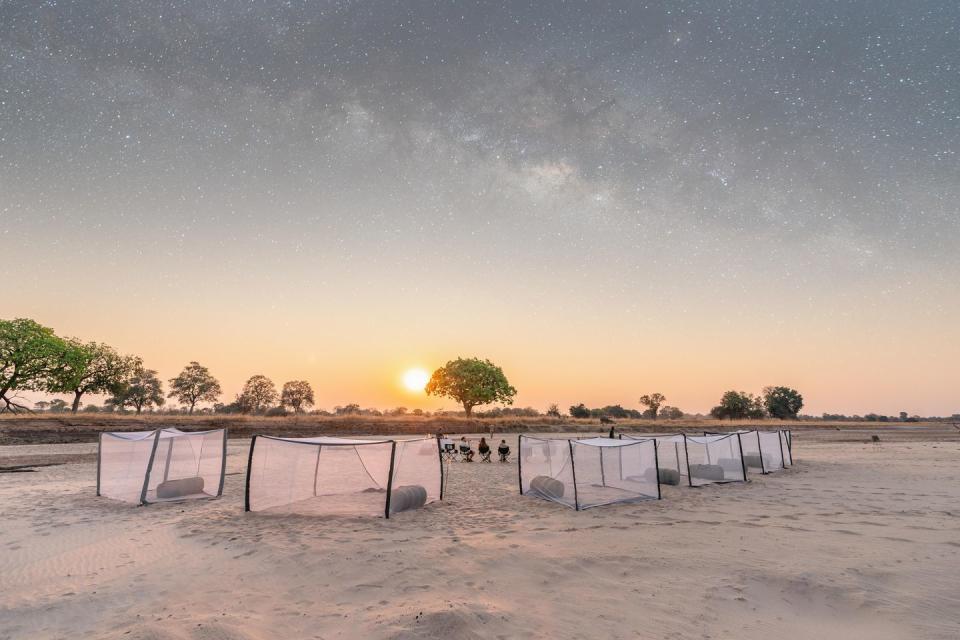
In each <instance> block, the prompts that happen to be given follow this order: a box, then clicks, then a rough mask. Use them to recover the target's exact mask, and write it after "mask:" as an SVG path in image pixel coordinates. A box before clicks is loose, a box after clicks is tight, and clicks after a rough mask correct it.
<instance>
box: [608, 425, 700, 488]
mask: <svg viewBox="0 0 960 640" xmlns="http://www.w3.org/2000/svg"><path fill="white" fill-rule="evenodd" d="M620 437H621V438H623V439H624V440H648V439H652V440H655V441H656V443H657V466H658V467H659V469H660V470H661V471H663V470H665V469H668V470H670V471H676V472H677V473H678V474H679V476H680V477H681V478H685V477H686V476H687V454H686V450H685V449H684V446H683V438H684V436H683V434H682V433H681V434H677V435H672V436H649V437H639V436H630V435H623V434H621V436H620Z"/></svg>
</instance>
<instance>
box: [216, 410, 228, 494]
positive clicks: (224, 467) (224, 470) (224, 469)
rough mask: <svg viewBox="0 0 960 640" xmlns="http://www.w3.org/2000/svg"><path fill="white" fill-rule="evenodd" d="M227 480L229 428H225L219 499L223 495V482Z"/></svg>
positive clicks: (218, 491)
mask: <svg viewBox="0 0 960 640" xmlns="http://www.w3.org/2000/svg"><path fill="white" fill-rule="evenodd" d="M226 479H227V428H226V427H224V428H223V453H222V457H221V458H220V487H219V488H218V489H217V497H218V498H219V497H220V496H222V495H223V482H224V480H226Z"/></svg>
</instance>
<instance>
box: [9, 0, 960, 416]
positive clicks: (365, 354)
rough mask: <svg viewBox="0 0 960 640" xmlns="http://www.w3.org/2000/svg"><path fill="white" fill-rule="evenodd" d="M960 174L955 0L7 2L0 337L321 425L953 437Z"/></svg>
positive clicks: (959, 36) (957, 402) (958, 348)
mask: <svg viewBox="0 0 960 640" xmlns="http://www.w3.org/2000/svg"><path fill="white" fill-rule="evenodd" d="M958 150H960V3H957V2H955V1H953V0H939V1H923V0H917V1H915V2H909V3H907V2H902V1H899V0H898V1H891V0H871V1H869V2H867V1H860V2H858V1H847V2H836V1H825V0H803V1H801V0H793V1H785V0H762V1H761V0H756V1H740V2H728V1H717V0H709V1H707V0H704V1H702V2H692V1H686V2H683V1H681V2H623V3H611V2H563V3H554V2H546V3H539V2H538V3H525V2H501V3H494V2H455V1H451V0H444V1H443V2H388V1H383V2H367V3H361V2H356V3H353V2H343V3H327V2H286V3H274V2H246V3H243V2H223V3H220V2H165V1H150V2H124V3H113V2H90V1H87V2H33V1H30V2H4V3H2V4H0V222H2V225H0V234H2V235H0V244H2V247H3V251H2V253H3V254H4V257H3V263H4V271H5V277H4V278H3V280H4V287H5V289H6V291H5V293H4V295H3V298H2V300H0V317H14V316H30V317H34V318H36V319H37V320H39V321H41V322H43V323H44V324H47V325H49V326H53V327H54V328H56V329H57V331H58V332H60V333H63V334H66V335H80V336H81V337H84V338H87V339H98V340H104V341H107V342H110V343H112V344H115V345H116V346H118V347H119V348H121V349H123V350H125V351H130V352H136V353H140V354H142V355H144V357H145V358H146V359H147V365H148V366H152V367H153V368H158V369H160V370H161V375H162V376H163V377H172V376H173V375H175V374H176V373H177V371H178V370H179V368H180V367H181V366H182V365H183V364H185V363H186V362H187V361H188V360H191V359H199V360H201V362H203V363H204V364H207V365H208V366H210V367H211V369H212V370H213V371H214V373H215V374H218V375H219V377H220V378H221V380H222V381H223V382H224V383H225V384H224V387H225V390H226V391H227V392H228V394H232V393H233V392H235V391H236V389H237V388H238V387H239V386H240V384H241V383H242V381H243V380H244V379H245V378H246V377H248V376H249V375H252V374H254V373H267V374H268V375H271V377H274V378H275V380H276V381H277V382H278V383H282V381H283V380H286V379H292V378H300V377H303V378H307V379H309V380H310V381H311V382H313V383H314V386H315V387H316V388H317V395H318V404H319V405H320V406H326V407H332V406H333V405H334V404H344V403H346V402H351V401H356V402H360V403H361V404H375V405H380V406H388V405H392V404H405V405H406V406H418V404H417V403H418V402H419V403H420V406H424V407H436V406H441V405H443V403H439V404H438V403H436V402H432V401H429V402H422V401H420V400H418V399H416V398H410V397H405V396H404V395H403V392H402V391H401V390H399V389H398V388H397V387H398V385H396V384H395V379H396V376H397V375H399V372H400V371H402V370H403V368H405V367H407V366H413V365H420V366H425V367H428V368H430V367H433V366H437V365H439V364H442V363H443V362H444V361H445V360H447V359H449V358H453V357H456V356H457V355H474V354H476V355H481V356H486V357H490V358H492V359H494V360H496V361H497V362H499V363H501V364H503V365H504V368H505V370H506V372H507V373H508V375H510V377H511V381H512V382H514V384H515V385H516V386H517V387H518V388H519V389H520V395H519V397H518V398H517V401H518V404H520V405H525V404H533V405H535V406H539V407H541V408H542V407H543V406H545V404H546V403H547V402H558V403H560V404H561V406H566V405H569V404H571V403H576V402H587V403H588V404H607V403H618V402H619V403H623V404H624V405H625V406H630V407H634V408H637V406H638V405H636V398H637V397H639V395H640V394H642V393H649V392H652V391H662V392H664V393H665V394H666V395H667V398H668V404H676V405H679V406H680V407H681V408H683V409H686V410H688V411H705V410H708V409H709V407H710V406H711V405H712V404H715V402H716V400H717V399H718V398H719V396H720V394H721V393H722V392H723V391H724V390H726V389H729V388H738V389H744V390H747V391H753V392H756V391H759V388H760V387H761V386H763V385H765V384H790V385H791V386H796V387H798V388H799V389H800V390H801V391H802V392H804V395H805V396H806V397H807V407H806V409H805V411H810V412H813V413H819V412H822V411H830V412H838V411H844V412H850V413H853V412H866V411H878V412H888V413H893V412H896V411H899V410H906V411H909V412H911V413H914V412H917V413H921V414H936V413H941V414H943V413H946V414H949V413H954V412H960V389H958V385H957V383H956V374H957V363H958V362H960V329H958V326H960V285H958V282H960V159H958V157H957V153H958ZM447 404H449V403H447Z"/></svg>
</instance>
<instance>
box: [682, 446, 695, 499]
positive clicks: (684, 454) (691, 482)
mask: <svg viewBox="0 0 960 640" xmlns="http://www.w3.org/2000/svg"><path fill="white" fill-rule="evenodd" d="M683 457H684V458H686V459H687V483H688V484H689V485H690V486H691V487H692V486H693V476H691V475H690V452H689V451H688V450H687V434H683Z"/></svg>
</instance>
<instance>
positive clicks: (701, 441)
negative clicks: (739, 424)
mask: <svg viewBox="0 0 960 640" xmlns="http://www.w3.org/2000/svg"><path fill="white" fill-rule="evenodd" d="M684 447H685V449H686V451H685V453H686V458H687V478H688V481H689V484H690V486H691V487H699V486H702V485H705V484H715V483H721V482H744V481H746V479H747V469H746V465H745V464H744V461H743V448H742V446H741V442H740V434H739V433H729V434H714V435H704V436H685V437H684Z"/></svg>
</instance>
